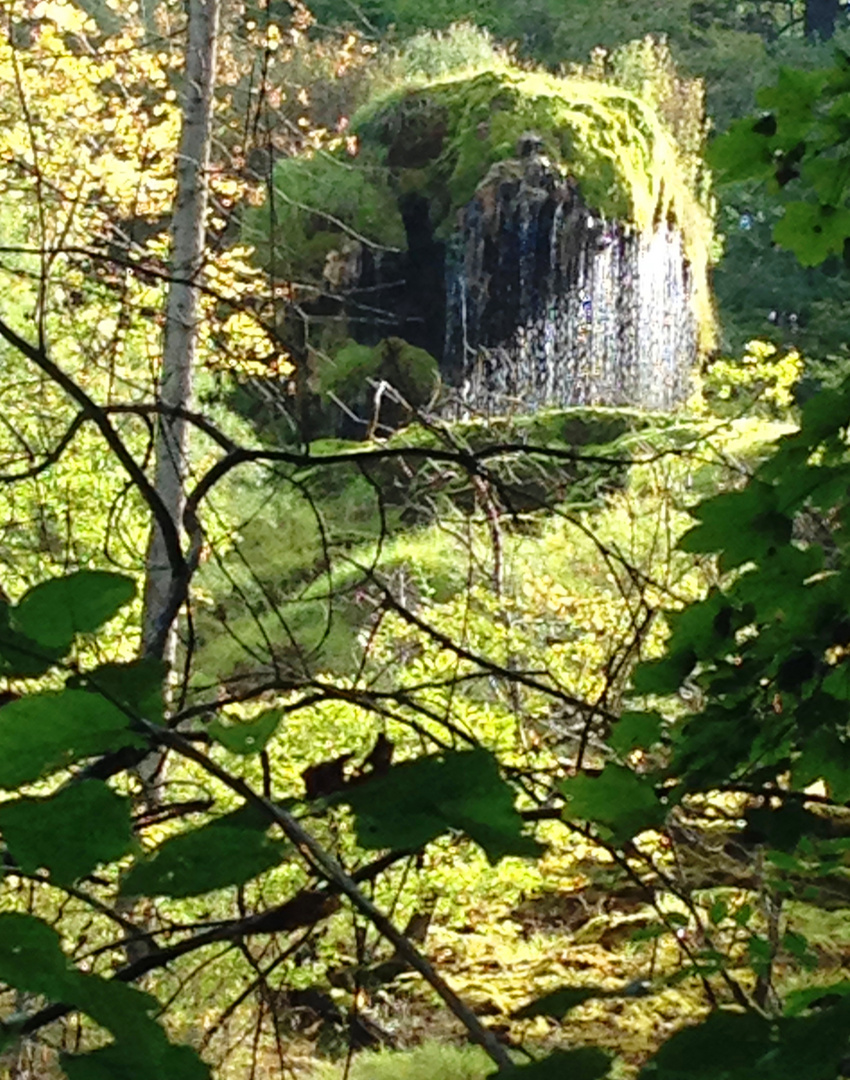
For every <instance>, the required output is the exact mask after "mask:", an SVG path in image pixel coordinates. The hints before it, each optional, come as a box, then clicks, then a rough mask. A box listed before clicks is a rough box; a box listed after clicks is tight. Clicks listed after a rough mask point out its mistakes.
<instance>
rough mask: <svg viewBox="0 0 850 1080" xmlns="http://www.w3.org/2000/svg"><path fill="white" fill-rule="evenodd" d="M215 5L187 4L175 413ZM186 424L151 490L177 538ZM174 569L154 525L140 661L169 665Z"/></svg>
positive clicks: (180, 425)
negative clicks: (153, 658)
mask: <svg viewBox="0 0 850 1080" xmlns="http://www.w3.org/2000/svg"><path fill="white" fill-rule="evenodd" d="M218 18H219V0H189V31H188V32H189V42H188V46H187V50H186V66H185V72H184V91H183V95H184V96H183V116H182V130H181V135H180V147H179V150H178V157H177V192H176V196H175V203H174V216H173V219H172V225H171V234H172V261H171V273H172V281H171V284H170V286H169V292H168V306H167V310H166V320H165V338H164V343H163V356H162V372H161V375H160V385H159V393H158V400H159V402H160V403H161V404H162V405H165V406H167V407H172V408H181V409H188V408H190V407H191V403H192V369H193V366H194V360H195V348H196V343H197V318H198V314H197V313H198V290H197V285H198V283H199V278H200V274H201V271H202V267H203V260H204V235H205V217H206V210H207V172H208V168H209V156H210V129H211V122H212V108H213V90H214V87H215V68H216V38H217V34H218ZM188 434H189V432H188V425H187V424H186V421H185V420H182V419H180V418H179V417H176V416H166V415H162V416H161V417H160V418H159V424H158V428H157V437H156V474H155V481H154V482H155V486H156V490H157V492H158V493H159V495H160V497H161V499H162V501H163V503H164V504H165V507H166V509H167V511H168V513H169V515H170V517H171V519H172V520H173V521H174V523H175V525H176V527H177V529H178V532H179V530H180V524H181V519H182V515H183V508H184V502H185V496H184V486H183V485H184V479H185V475H186V460H187V452H188ZM177 577H178V569H177V567H174V566H173V565H172V564H171V562H170V561H169V558H168V553H167V551H166V547H165V543H164V539H163V535H162V531H161V529H160V528H159V527H158V525H157V524H156V523H154V525H153V530H152V534H151V543H150V548H149V551H148V560H147V579H146V582H145V611H144V622H143V647H144V652H145V655H148V656H157V657H161V658H163V659H164V660H165V661H166V663H167V664H168V665H169V667H170V666H172V665H173V661H174V656H175V648H176V635H175V633H174V629H173V625H171V624H173V616H174V612H173V611H172V608H173V604H172V603H171V598H172V595H173V590H174V588H175V585H176V584H177Z"/></svg>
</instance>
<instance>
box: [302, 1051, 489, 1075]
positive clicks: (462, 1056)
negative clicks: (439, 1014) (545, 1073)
mask: <svg viewBox="0 0 850 1080" xmlns="http://www.w3.org/2000/svg"><path fill="white" fill-rule="evenodd" d="M493 1069H494V1066H493V1063H492V1061H491V1060H490V1059H489V1058H488V1057H487V1055H486V1054H485V1053H484V1051H483V1050H481V1049H479V1048H478V1047H477V1046H463V1047H461V1046H452V1045H451V1044H449V1043H438V1042H429V1043H425V1044H424V1045H423V1046H420V1047H417V1048H416V1049H415V1050H405V1051H390V1050H383V1051H381V1052H379V1053H365V1054H361V1055H360V1056H359V1057H357V1058H355V1060H354V1064H353V1065H352V1067H351V1070H350V1072H349V1073H348V1074H347V1075H348V1076H349V1078H350V1080H484V1077H486V1076H490V1075H491V1074H492V1072H493ZM343 1075H345V1070H344V1067H343V1066H339V1065H334V1066H331V1065H323V1066H320V1067H318V1068H317V1069H316V1070H315V1071H314V1074H313V1076H314V1080H339V1078H341V1077H342V1076H343Z"/></svg>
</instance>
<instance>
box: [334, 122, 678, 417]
mask: <svg viewBox="0 0 850 1080" xmlns="http://www.w3.org/2000/svg"><path fill="white" fill-rule="evenodd" d="M522 148H523V141H522V140H521V144H520V147H518V150H519V151H521V150H522ZM402 216H403V219H404V221H405V227H406V230H407V252H406V253H405V255H404V256H402V257H401V258H399V257H394V256H386V255H384V256H382V257H378V258H375V256H374V255H373V254H372V253H368V252H361V261H360V272H359V278H358V282H357V285H356V286H355V288H354V289H353V290H352V292H351V293H350V295H349V297H348V299H347V301H346V304H345V306H346V310H347V313H348V315H349V319H350V325H351V326H352V327H354V328H355V330H354V336H355V337H356V338H357V339H358V340H363V341H368V342H369V343H370V344H371V343H372V340H373V339H374V340H377V336H378V335H380V336H381V337H383V336H384V335H386V334H387V332H388V330H387V323H388V322H389V323H390V324H391V330H390V331H389V332H391V333H393V334H395V335H397V336H398V337H401V338H404V339H405V340H407V341H410V342H411V343H413V344H415V345H417V346H419V347H420V348H424V349H426V350H427V351H428V352H430V353H431V354H432V355H433V356H435V357H436V358H437V360H438V363H439V366H440V370H441V372H442V375H443V378H444V381H445V383H446V384H447V386H448V387H449V388H451V389H450V393H449V394H448V395H447V408H448V410H449V411H454V412H455V413H457V412H477V413H485V414H486V413H488V412H496V413H501V412H515V411H523V410H528V409H536V408H540V407H543V406H565V405H640V406H642V407H645V408H653V409H669V408H671V407H672V406H673V405H675V404H676V403H677V402H679V401H681V400H682V399H683V398H684V397H685V396H686V394H687V392H688V383H689V373H690V371H691V370H692V368H693V366H694V364H695V362H696V360H697V356H698V349H699V345H698V326H697V319H696V316H695V311H694V302H693V301H694V296H693V279H692V275H691V273H690V267H689V265H688V260H687V258H686V256H685V252H684V250H683V244H682V237H681V234H680V232H679V231H678V230H677V229H676V228H675V227H673V226H671V223H669V222H668V221H666V220H664V221H659V222H658V223H657V224H656V227H655V228H654V230H653V231H652V232H651V234H650V235H649V236H647V234H646V233H643V234H642V233H640V232H638V231H637V230H636V229H634V228H633V227H630V226H629V225H627V224H622V223H620V222H616V221H614V222H611V221H608V222H606V221H605V219H604V218H603V217H602V216H601V215H600V214H599V213H596V212H594V211H593V210H591V209H590V208H588V206H587V205H586V204H585V202H584V200H583V199H582V197H581V194H580V192H579V190H578V187H577V185H576V184H575V183H574V182H571V181H569V180H565V179H564V178H563V176H561V175H560V174H559V172H558V171H557V170H556V169H553V168H552V166H551V165H550V163H549V162H548V160H547V159H546V157H545V156H544V155H542V154H540V153H538V152H536V151H535V152H534V153H532V154H530V155H526V156H519V155H518V156H517V157H515V158H511V159H507V160H505V161H502V162H499V163H498V164H496V165H494V166H492V167H491V169H490V171H489V172H488V174H487V176H486V177H485V179H484V180H483V181H482V183H481V184H480V185H479V187H478V189H477V190H476V192H475V195H474V197H473V199H472V200H471V201H470V202H469V203H468V204H467V205H466V206H465V207H463V208H462V210H461V211H460V213H459V214H458V219H457V227H456V229H455V231H454V232H453V233H452V234H450V236H449V237H448V239H447V240H446V241H440V240H438V239H437V238H436V237H435V236H434V235H433V233H432V232H431V230H430V229H429V227H428V221H429V215H428V205H427V202H425V201H424V200H421V201H419V200H414V199H408V200H407V204H406V205H403V210H402ZM370 310H371V312H372V315H371V318H370V314H369V312H370Z"/></svg>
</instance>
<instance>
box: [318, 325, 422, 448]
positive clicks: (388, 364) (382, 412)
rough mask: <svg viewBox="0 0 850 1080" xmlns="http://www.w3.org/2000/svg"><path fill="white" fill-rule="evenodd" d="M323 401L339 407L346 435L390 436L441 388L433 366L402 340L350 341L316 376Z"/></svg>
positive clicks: (419, 350) (418, 351)
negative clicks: (346, 419)
mask: <svg viewBox="0 0 850 1080" xmlns="http://www.w3.org/2000/svg"><path fill="white" fill-rule="evenodd" d="M317 383H318V390H319V394H320V396H321V398H322V400H323V401H324V402H325V403H326V404H328V403H342V404H343V405H344V406H345V411H346V415H347V418H348V424H347V425H345V426H346V428H347V429H348V430H347V432H346V433H347V434H350V435H352V436H355V437H356V436H358V435H360V436H363V435H366V434H375V433H377V434H384V435H386V434H389V433H390V432H392V431H393V430H395V429H396V428H398V427H399V426H400V425H401V424H403V423H407V422H408V421H409V420H411V419H412V418H413V415H414V412H415V410H416V409H419V408H423V407H425V406H427V405H429V404H430V403H432V402H433V400H434V399H435V397H436V395H437V392H438V389H439V386H440V370H439V367H438V366H437V361H436V360H435V359H434V357H433V356H431V354H430V353H427V352H426V351H425V350H424V349H418V348H416V346H415V345H411V344H410V343H409V342H407V341H405V340H404V339H403V338H399V337H389V338H384V339H383V340H382V341H379V342H378V344H377V345H358V344H357V342H356V341H353V340H349V341H348V342H346V343H345V345H343V346H342V348H340V349H339V350H338V351H337V352H336V353H335V355H334V356H332V357H327V358H325V359H324V360H323V361H322V362H321V363H320V365H319V367H318V370H317Z"/></svg>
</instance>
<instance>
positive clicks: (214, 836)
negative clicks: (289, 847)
mask: <svg viewBox="0 0 850 1080" xmlns="http://www.w3.org/2000/svg"><path fill="white" fill-rule="evenodd" d="M268 826H269V822H268V821H265V820H263V821H259V822H257V821H254V820H253V819H252V815H251V814H246V813H245V812H244V810H239V811H236V812H235V813H233V814H228V815H226V816H225V817H222V818H219V819H218V820H217V821H213V822H211V823H209V824H208V825H202V826H201V827H200V828H198V829H193V830H192V831H191V832H186V833H181V834H180V835H179V836H174V837H172V838H171V839H169V840H166V841H165V842H164V843H162V844H160V846H159V847H158V848H156V850H155V851H153V852H152V853H151V855H150V856H149V857H148V858H147V859H144V860H142V861H140V862H137V863H136V865H135V866H133V867H132V868H131V869H130V870H129V872H128V873H127V874H126V875H125V877H124V879H123V881H122V882H121V893H122V895H124V896H171V897H178V898H182V897H186V896H200V895H201V894H202V893H207V892H212V890H214V889H225V888H228V887H230V886H234V885H244V884H245V882H247V881H251V879H252V878H255V877H258V876H259V875H260V874H264V873H265V872H266V871H267V870H271V869H272V867H274V866H277V865H278V864H279V863H280V861H281V859H282V858H283V855H284V852H285V851H286V845H285V844H284V843H283V842H282V841H280V840H271V839H269V837H268V836H266V833H265V830H266V829H267V828H268Z"/></svg>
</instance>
